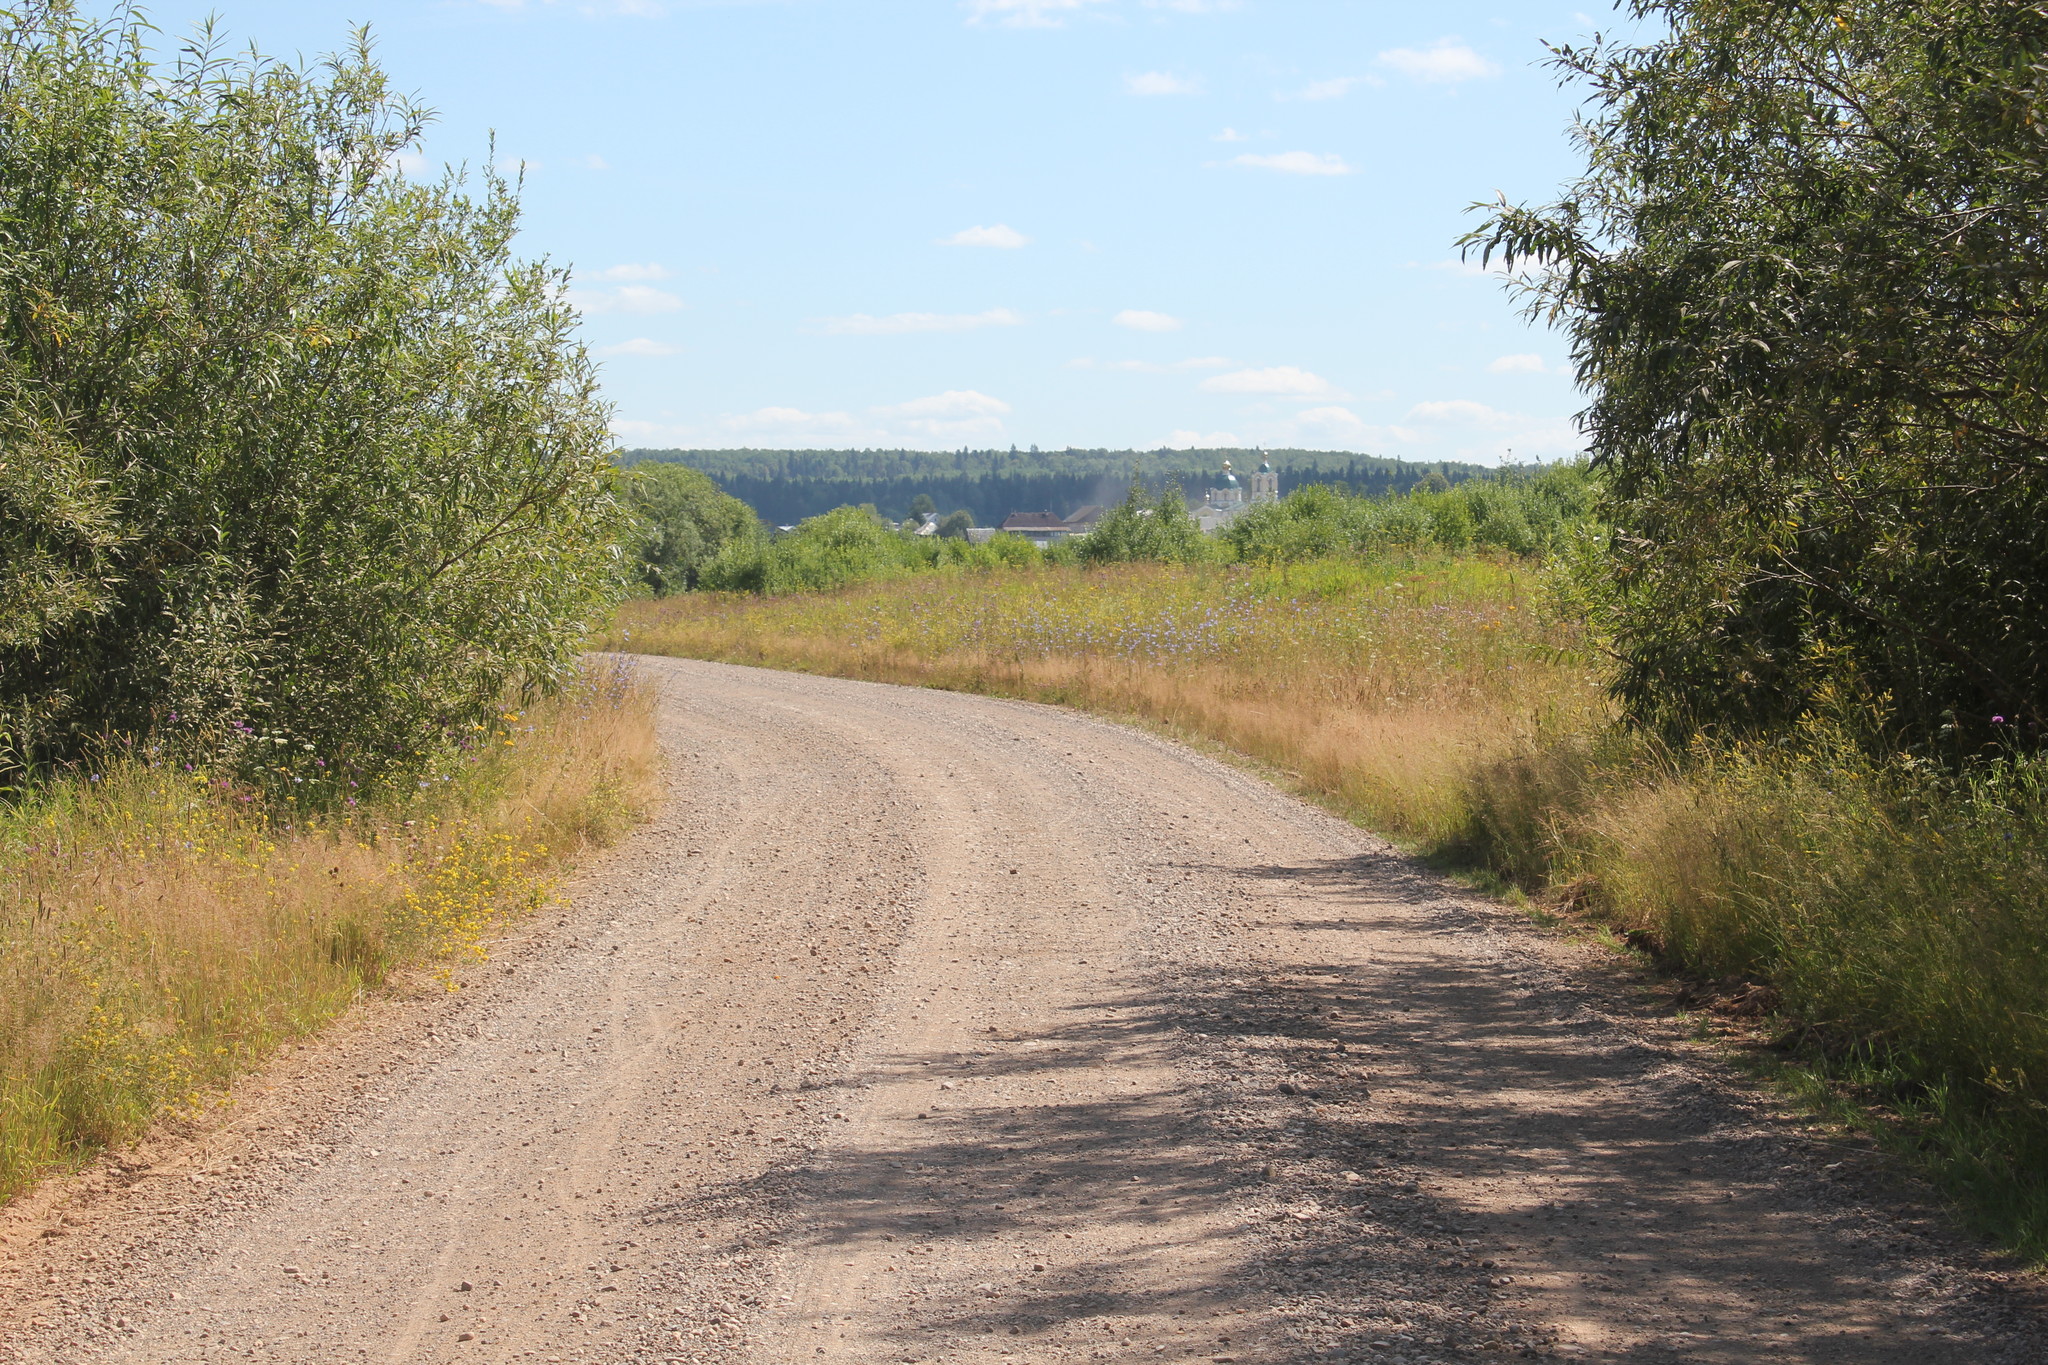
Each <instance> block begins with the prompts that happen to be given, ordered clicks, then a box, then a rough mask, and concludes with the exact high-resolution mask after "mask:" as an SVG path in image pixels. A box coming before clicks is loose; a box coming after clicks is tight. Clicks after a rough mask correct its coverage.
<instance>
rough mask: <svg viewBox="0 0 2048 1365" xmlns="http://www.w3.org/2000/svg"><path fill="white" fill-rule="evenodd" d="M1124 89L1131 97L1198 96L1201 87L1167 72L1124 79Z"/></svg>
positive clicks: (1146, 73)
mask: <svg viewBox="0 0 2048 1365" xmlns="http://www.w3.org/2000/svg"><path fill="white" fill-rule="evenodd" d="M1124 89H1125V90H1127V91H1129V92H1130V93H1131V94H1133V95H1199V94H1200V93H1201V92H1202V87H1201V86H1200V85H1199V84H1198V83H1196V82H1195V81H1192V80H1189V79H1187V78H1186V77H1184V76H1176V75H1173V74H1172V73H1171V72H1167V71H1143V72H1140V73H1139V74H1137V75H1135V76H1126V77H1124Z"/></svg>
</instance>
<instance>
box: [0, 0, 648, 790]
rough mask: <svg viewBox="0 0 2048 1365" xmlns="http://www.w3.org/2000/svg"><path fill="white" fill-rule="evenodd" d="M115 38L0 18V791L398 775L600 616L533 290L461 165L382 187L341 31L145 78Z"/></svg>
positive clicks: (381, 152) (576, 378)
mask: <svg viewBox="0 0 2048 1365" xmlns="http://www.w3.org/2000/svg"><path fill="white" fill-rule="evenodd" d="M122 14H123V17H121V18H120V19H118V20H114V21H109V22H106V23H100V22H96V21H89V20H87V19H84V18H81V17H80V16H79V15H78V13H77V12H76V9H75V7H74V6H73V5H71V4H70V3H67V2H65V0H42V2H41V3H27V4H23V5H20V6H17V7H14V8H12V9H10V10H7V11H4V12H0V763H12V764H14V765H16V766H19V765H22V764H33V763H36V762H43V761H50V760H63V759H69V758H75V757H77V756H79V755H81V754H82V753H84V752H86V751H87V750H88V749H89V747H90V746H91V745H92V744H93V743H94V742H95V738H96V737H97V736H101V735H105V734H111V733H121V734H126V735H131V736H137V735H144V734H150V733H152V732H153V733H156V734H158V735H161V736H172V737H175V736H180V735H183V736H190V737H194V738H195V739H198V740H204V741H207V742H210V743H214V744H219V745H225V746H227V747H228V748H229V749H238V750H239V752H240V753H241V754H242V756H243V758H244V759H245V765H244V766H245V768H246V770H247V771H248V772H249V773H251V774H267V775H269V779H268V780H273V781H282V780H284V778H283V777H282V776H280V775H278V774H277V769H279V768H280V767H287V766H291V765H288V764H285V763H284V762H282V759H283V757H284V756H285V755H292V756H294V757H295V761H296V762H297V763H299V764H301V765H312V764H315V763H318V764H322V765H326V766H325V767H323V768H322V769H321V771H323V772H326V773H330V774H331V773H333V772H334V771H336V767H335V765H336V764H337V763H339V762H343V761H345V762H347V763H349V764H352V765H353V768H352V771H353V773H354V776H352V777H350V778H349V779H348V780H350V781H368V780H371V779H372V778H374V777H375V776H376V775H377V774H379V773H381V772H383V771H385V770H388V769H394V768H396V769H404V768H406V767H407V766H408V765H409V764H410V763H411V762H412V761H413V760H414V758H415V756H416V752H417V751H418V750H419V749H420V748H421V747H422V744H423V742H424V741H425V740H426V739H427V738H428V737H430V736H433V735H438V734H443V733H447V732H449V731H452V730H456V729H460V728H464V727H466V726H468V725H469V724H471V723H473V722H480V721H481V720H482V719H483V718H484V717H485V716H486V715H487V714H488V713H489V712H490V710H491V709H492V707H493V706H494V704H495V703H496V702H497V701H498V700H499V698H500V697H501V696H502V695H503V694H504V693H505V691H506V689H507V688H509V687H519V686H546V685H550V684H553V683H555V682H558V681H560V680H562V679H565V678H567V677H568V676H569V675H570V673H571V671H572V669H573V668H574V665H575V659H576V654H577V650H578V648H579V644H580V641H581V639H582V635H583V630H584V625H585V622H586V621H588V620H589V619H590V618H591V616H592V614H593V612H594V611H596V610H597V609H599V608H601V607H602V606H603V605H604V604H605V603H606V601H607V600H608V599H609V598H610V597H611V596H612V595H613V594H614V593H615V592H616V587H617V574H616V572H615V571H614V569H613V566H612V561H611V555H612V546H613V543H614V541H613V538H614V530H615V527H616V524H617V518H618V513H619V505H618V501H617V499H616V497H615V496H614V494H613V492H612V488H611V479H612V471H611V468H610V456H609V452H610V445H611V443H610V440H609V437H608V435H607V432H606V416H607V414H606V411H605V408H604V406H603V404H602V403H601V402H600V400H599V399H598V396H597V393H596V388H595V381H594V378H593V375H592V371H591V367H590V365H589V364H588V362H587V360H586V358H585V356H584V352H583V350H582V348H581V346H579V345H578V344H577V343H576V341H575V340H574V338H573V335H572V332H573V328H574V327H575V324H576V317H575V314H574V313H573V312H572V311H571V310H570V309H569V308H568V307H567V306H565V304H564V303H563V301H562V292H563V288H564V285H565V283H566V277H565V275H564V274H563V272H561V271H558V270H555V269H552V268H550V267H547V266H545V265H539V264H528V263H521V262H519V261H516V260H515V259H513V257H512V256H511V243H512V238H513V234H514V232H515V230H516V227H517V218H518V205H517V201H516V198H515V195H514V191H513V187H512V186H510V185H508V184H507V183H506V182H504V181H503V180H502V179H500V178H498V177H497V176H496V175H495V174H494V173H493V172H491V171H489V170H488V169H487V170H485V171H484V172H483V174H482V183H481V185H480V186H479V187H477V188H475V189H472V188H471V187H470V186H468V185H466V184H465V183H464V182H463V180H462V179H461V177H460V176H458V175H455V174H453V173H451V174H449V175H447V176H444V177H443V178H441V179H440V180H438V181H435V182H432V183H421V182H416V181H413V180H410V179H407V178H406V177H405V176H404V175H402V174H400V173H398V172H397V171H396V170H394V169H393V168H394V166H395V165H396V164H397V159H398V157H399V156H400V154H401V153H402V152H404V151H406V150H407V149H408V148H410V147H412V146H414V145H415V144H416V142H417V139H418V136H419V133H420V130H421V128H422V127H423V126H424V121H425V115H424V114H423V113H422V112H421V111H419V110H418V109H416V108H415V107H414V106H412V105H411V104H410V103H409V102H407V101H406V100H405V99H403V98H402V97H399V96H397V95H394V94H393V93H392V92H391V90H390V89H389V88H388V86H387V84H386V80H385V77H384V75H383V73H382V72H381V71H380V70H379V69H378V68H377V66H376V65H375V63H374V62H373V61H372V60H371V58H370V55H369V50H368V43H367V39H366V38H362V37H359V38H358V41H357V43H356V45H355V47H354V48H353V49H352V50H350V51H349V52H346V53H344V54H343V55H341V56H340V57H338V58H335V59H333V60H332V61H331V62H329V63H326V64H323V65H320V66H295V65H287V64H282V63H277V62H272V61H267V60H264V59H261V58H258V57H255V56H246V57H239V58H233V59H228V58H223V57H220V56H218V55H217V54H216V52H215V48H214V44H213V41H212V39H211V38H210V37H207V38H204V39H202V40H201V41H200V42H199V43H197V44H196V45H195V46H193V47H192V48H190V49H189V50H187V51H186V53H185V54H184V55H183V56H182V57H180V58H179V59H177V60H176V61H175V62H172V63H168V64H162V65H159V64H157V63H156V62H154V61H153V60H152V59H151V57H150V56H149V54H148V52H147V50H146V47H145V41H146V40H147V39H148V38H149V37H150V36H152V31H151V30H150V29H149V28H148V27H147V25H146V24H145V22H144V21H143V20H142V19H141V18H139V17H137V16H135V15H134V14H133V12H132V11H127V10H124V11H123V12H122ZM309 770H310V768H309Z"/></svg>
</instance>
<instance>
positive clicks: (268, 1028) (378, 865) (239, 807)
mask: <svg viewBox="0 0 2048 1365" xmlns="http://www.w3.org/2000/svg"><path fill="white" fill-rule="evenodd" d="M653 782H654V741H653V724H652V704H651V700H650V699H649V697H648V696H647V695H646V694H644V693H643V692H642V691H641V690H640V689H639V688H638V687H637V685H635V683H634V682H633V681H632V678H631V676H630V673H628V672H625V671H621V670H618V669H615V668H605V667H593V668H592V669H591V670H589V671H587V672H586V673H585V675H584V677H583V679H582V681H581V682H580V683H579V685H577V686H576V687H574V688H572V689H570V690H569V691H567V692H565V693H564V694H562V695H561V696H558V697H556V698H554V699H552V700H550V701H548V702H545V703H543V704H541V705H539V706H536V707H534V708H533V709H532V710H530V711H527V712H524V713H520V712H510V711H508V712H506V713H505V714H504V715H503V717H502V718H501V722H500V724H499V726H498V728H497V729H496V731H495V732H485V733H482V734H479V735H478V736H477V737H476V741H475V742H474V743H473V744H472V745H471V746H470V747H469V748H468V749H466V750H464V751H461V752H458V753H455V754H451V756H450V758H449V761H448V762H447V763H445V764H443V765H441V766H440V769H439V770H438V771H437V772H436V773H435V774H434V775H433V777H432V778H431V779H430V780H428V781H424V782H422V783H421V784H420V785H419V789H418V790H417V791H416V792H414V793H411V794H409V795H407V796H405V797H404V798H402V799H400V798H388V799H385V800H383V801H380V802H378V803H375V804H373V805H366V806H364V807H362V808H359V809H357V810H355V811H352V812H349V813H348V814H347V815H345V816H341V817H323V816H293V815H290V814H279V813H278V812H277V811H276V810H275V809H274V808H272V809H268V810H266V808H265V807H264V806H263V805H262V803H260V802H257V801H255V800H253V799H252V798H251V796H250V793H248V792H245V791H242V790H240V789H238V788H237V787H235V786H234V785H233V784H232V783H230V782H227V781H225V780H222V779H218V778H215V777H213V776H212V775H210V774H209V773H207V772H206V771H205V770H204V769H203V768H193V767H189V766H187V765H185V764H182V763H170V762H150V761H147V760H146V759H141V758H123V759H121V760H119V761H114V762H109V763H106V764H104V765H102V766H100V767H99V768H98V770H97V771H90V772H81V773H77V774H74V775H72V776H69V777H66V778H63V779H61V780H58V781H56V782H53V783H51V784H49V785H48V786H46V787H44V788H43V789H42V790H40V791H38V792H36V793H35V794H33V795H32V796H31V797H30V798H28V799H26V800H23V801H21V802H19V803H18V804H16V805H14V806H12V807H8V808H5V809H0V1200H5V1199H7V1198H10V1197H12V1196H13V1195H15V1194H18V1193H20V1192H21V1191H22V1190H23V1189H25V1188H27V1187H28V1186H29V1185H30V1184H31V1183H33V1181H34V1180H35V1179H36V1178H37V1176H38V1175H40V1174H41V1173H43V1172H46V1171H48V1170H50V1169H53V1168H58V1167H62V1166H64V1165H66V1164H69V1163H71V1162H74V1161H76V1160H77V1159H79V1158H80V1157H82V1156H85V1155H89V1154H90V1153H91V1152H92V1151H94V1150H96V1149H97V1148H99V1147H102V1146H104V1145H107V1144H110V1143H115V1142H119V1141H121V1140H123V1139H125V1138H129V1137H132V1136H134V1135H135V1134H137V1133H138V1132H139V1131H140V1130H141V1129H143V1128H144V1127H146V1126H147V1125H148V1124H149V1123H150V1122H151V1121H152V1120H154V1119H155V1118H157V1117H158V1116H160V1115H162V1114H164V1113H166V1112H174V1111H176V1110H177V1109H179V1108H180V1107H186V1106H192V1105H196V1104H199V1103H201V1102H202V1101H203V1099H204V1097H205V1096H206V1095H207V1094H208V1093H209V1092H211V1091H213V1090H215V1089H216V1088H217V1087H218V1086H219V1085H220V1084H221V1083H222V1082H224V1081H225V1080H227V1079H229V1078H230V1077H232V1076H233V1075H235V1074H236V1073H237V1072H239V1071H242V1070H244V1069H246V1068H247V1067H249V1066H251V1065H252V1064H254V1063H255V1062H257V1061H258V1060H260V1059H261V1058H262V1057H263V1056H264V1055H265V1054H267V1053H268V1052H269V1051H270V1050H271V1049H273V1048H274V1047H276V1046H277V1045H278V1044H279V1043H281V1042H284V1041H286V1040H288V1039H291V1038H295V1037H299V1036H303V1035H305V1034H307V1033H310V1032H311V1031H313V1030H314V1029H317V1028H318V1027H319V1026H320V1025H321V1024H322V1023H324V1022H326V1021H327V1020H329V1019H331V1018H333V1017H334V1016H335V1015H337V1014H339V1013H340V1012H342V1011H343V1010H345V1009H347V1008H348V1006H349V1005H350V1004H351V1003H352V1002H354V1001H355V1000H356V999H358V998H359V997H360V996H361V995H362V993H363V992H364V991H365V990H368V989H371V988H374V987H376V986H378V985H380V984H383V983H385V982H386V981H388V980H390V979H391V978H392V977H393V976H394V974H400V973H407V974H412V973H421V972H424V973H427V974H429V977H430V978H431V976H432V975H436V974H437V975H439V976H440V977H441V978H442V979H443V980H446V978H447V974H448V972H449V971H450V970H451V969H452V967H453V966H454V965H456V964H458V963H459V962H461V961H463V960H465V959H473V958H476V957H480V956H482V954H483V951H484V944H485V942H486V940H487V937H488V935H489V934H490V932H491V930H492V927H493V926H494V925H495V924H497V923H498V922H500V921H501V920H502V919H504V918H505V917H507V916H510V915H514V914H517V913H518V912H519V911H520V910H522V909H525V908H528V907H531V906H534V905H536V904H539V903H541V902H543V901H545V900H546V899H547V898H548V897H549V896H550V895H551V894H552V891H551V888H552V884H553V878H554V876H555V874H557V873H558V872H559V871H561V870H562V869H563V868H564V867H566V866H567V865H568V864H569V862H570V861H572V860H573V859H574V858H575V857H576V856H577V854H579V853H580V852H582V851H583V850H585V849H587V848H590V847H593V846H597V845H602V844H605V843H608V842H610V841H611V840H612V839H613V838H615V837H616V836H617V835H618V834H619V833H620V832H621V831H622V830H623V829H625V828H626V827H627V826H628V825H629V824H631V823H632V822H633V821H634V820H635V819H637V817H638V813H639V811H640V809H641V808H642V807H643V806H644V805H645V803H646V802H647V801H648V800H649V799H650V797H651V795H652V790H653Z"/></svg>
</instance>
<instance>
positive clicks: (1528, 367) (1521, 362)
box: [1486, 355, 1551, 374]
mask: <svg viewBox="0 0 2048 1365" xmlns="http://www.w3.org/2000/svg"><path fill="white" fill-rule="evenodd" d="M1486 372H1487V373H1488V374H1549V373H1550V372H1551V370H1550V367H1549V366H1548V365H1546V364H1544V363H1543V357H1542V356H1540V355H1504V356H1500V357H1498V358H1496V359H1495V360H1494V361H1493V362H1492V363H1491V364H1489V365H1488V366H1487V367H1486Z"/></svg>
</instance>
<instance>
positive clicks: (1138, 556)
mask: <svg viewBox="0 0 2048 1365" xmlns="http://www.w3.org/2000/svg"><path fill="white" fill-rule="evenodd" d="M1075 553H1076V554H1077V555H1078V556H1079V557H1080V560H1081V562H1082V563H1083V564H1199V563H1201V562H1202V561H1204V560H1209V559H1214V558H1215V557H1216V551H1215V548H1214V546H1213V543H1212V542H1211V541H1210V540H1209V538H1208V537H1206V536H1204V535H1203V534H1202V530H1201V528H1200V527H1199V526H1197V525H1195V519H1194V517H1193V516H1192V515H1191V514H1190V513H1189V512H1188V505H1187V500H1186V499H1185V498H1183V497H1182V496H1181V492H1180V489H1179V488H1178V487H1176V486H1174V485H1173V484H1170V483H1169V484H1165V485H1162V486H1161V487H1160V489H1159V491H1158V492H1157V493H1156V494H1148V493H1147V491H1146V489H1145V486H1144V485H1143V484H1142V483H1138V482H1135V481H1133V482H1132V484H1131V489H1130V492H1128V493H1126V494H1125V495H1124V500H1123V501H1122V502H1120V503H1118V504H1117V505H1116V506H1115V507H1112V508H1110V509H1109V511H1107V512H1105V513H1104V514H1103V517H1102V520H1101V521H1099V522H1097V523H1096V524H1095V529H1094V530H1092V531H1090V532H1089V533H1088V534H1087V535H1085V536H1082V537H1079V539H1078V543H1077V544H1076V546H1075Z"/></svg>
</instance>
